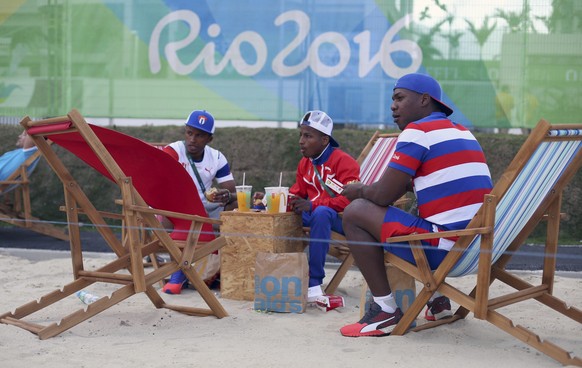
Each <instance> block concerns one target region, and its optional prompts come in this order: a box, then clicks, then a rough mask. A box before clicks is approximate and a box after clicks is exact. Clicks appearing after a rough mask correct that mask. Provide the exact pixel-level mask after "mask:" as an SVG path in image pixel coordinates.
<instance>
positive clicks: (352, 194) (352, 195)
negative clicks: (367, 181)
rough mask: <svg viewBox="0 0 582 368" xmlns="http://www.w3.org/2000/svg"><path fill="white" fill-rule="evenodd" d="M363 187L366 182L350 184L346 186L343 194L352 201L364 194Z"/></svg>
mask: <svg viewBox="0 0 582 368" xmlns="http://www.w3.org/2000/svg"><path fill="white" fill-rule="evenodd" d="M363 188H364V184H362V183H353V184H348V185H346V186H345V187H344V190H343V192H342V195H343V196H344V197H346V198H347V199H349V200H350V201H353V200H354V199H357V198H360V197H361V196H362V190H363Z"/></svg>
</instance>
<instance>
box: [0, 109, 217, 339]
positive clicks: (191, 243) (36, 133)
mask: <svg viewBox="0 0 582 368" xmlns="http://www.w3.org/2000/svg"><path fill="white" fill-rule="evenodd" d="M21 125H22V126H23V127H24V128H25V129H26V130H27V131H28V133H29V135H30V136H31V137H32V138H33V139H34V141H35V143H36V145H37V146H38V148H39V150H40V151H41V152H42V154H43V155H44V157H45V158H46V160H47V162H48V163H49V165H50V166H51V168H52V169H53V171H54V172H55V173H56V174H57V175H58V177H59V178H60V180H61V181H62V183H63V186H64V191H65V210H66V213H67V219H68V223H69V234H70V244H71V258H72V266H73V276H74V281H72V282H70V283H68V284H66V285H65V286H63V287H62V288H61V289H58V290H55V291H53V292H50V293H48V294H46V295H44V296H42V297H40V299H38V300H34V301H32V302H30V303H27V304H24V305H22V306H20V307H18V308H16V309H15V311H14V312H8V313H4V314H1V315H0V322H1V323H5V324H11V325H14V326H18V327H21V328H23V329H26V330H28V331H30V332H32V333H35V334H37V335H38V337H39V338H40V339H46V338H50V337H52V336H55V335H58V334H60V333H62V332H63V331H66V330H68V329H69V328H71V327H73V326H75V325H77V324H79V323H81V322H82V321H84V320H86V319H88V318H91V317H93V316H95V315H97V314H98V313H100V312H102V311H104V310H106V309H108V308H110V307H112V306H113V305H115V304H118V303H119V302H121V301H123V300H125V299H127V298H129V297H131V296H132V295H134V294H136V293H140V292H145V294H146V295H147V297H148V298H149V299H150V301H151V302H152V304H154V306H155V307H156V308H168V309H172V310H175V311H178V312H182V313H186V314H189V315H196V316H209V315H214V316H216V317H218V318H222V317H225V316H227V315H228V314H227V312H226V310H225V309H224V308H223V307H222V305H221V304H220V302H219V301H218V299H217V298H216V296H215V295H214V294H213V293H212V292H211V291H210V290H209V289H208V287H207V286H206V284H205V283H204V281H203V280H202V279H201V278H200V276H199V275H198V274H197V273H196V272H195V271H194V269H193V267H192V264H193V263H194V262H196V261H197V260H200V259H202V258H203V257H205V256H206V255H208V254H210V253H212V252H214V251H216V250H218V249H220V248H221V247H223V246H224V245H225V244H226V241H225V239H224V238H223V237H218V238H215V239H214V240H212V241H209V242H206V243H202V242H200V241H199V236H200V234H201V230H202V229H203V226H210V225H211V224H215V223H220V221H218V220H212V219H209V218H207V217H204V216H200V215H196V214H189V213H178V212H173V211H168V210H160V209H156V208H152V207H150V206H149V205H148V203H146V201H145V200H144V199H143V198H142V195H141V194H140V192H139V191H138V190H137V188H136V186H135V185H134V183H133V180H132V177H129V176H127V175H126V174H125V173H124V171H123V170H122V168H121V167H120V166H119V165H118V163H117V162H116V161H115V160H114V159H113V157H112V155H111V154H110V152H109V151H108V148H107V146H105V145H104V144H103V143H102V142H101V141H100V139H99V137H98V136H97V135H96V133H95V131H94V130H95V129H97V128H99V129H102V130H106V129H105V128H100V127H92V126H90V125H89V124H87V123H86V121H85V119H84V118H83V117H82V116H81V114H80V113H79V112H78V111H77V110H72V111H71V112H70V113H69V114H68V115H66V116H61V117H56V118H50V119H45V120H39V121H32V120H31V119H30V118H28V117H25V118H24V119H23V120H22V121H21ZM106 131H108V130H106ZM65 133H77V134H79V135H80V136H81V137H82V140H83V142H84V143H85V144H86V145H88V146H89V147H90V149H91V150H92V151H93V152H94V154H95V156H96V157H97V158H98V162H99V164H100V165H103V167H105V168H106V169H107V171H108V173H109V174H110V177H111V179H112V180H114V182H115V183H116V184H117V185H118V186H119V188H120V190H121V200H118V201H117V202H118V204H119V205H120V206H121V218H122V220H123V223H124V226H125V227H124V235H123V236H122V239H121V241H120V240H119V239H118V238H117V237H116V235H115V234H114V233H113V231H112V230H111V228H110V227H109V226H108V225H107V223H106V222H105V220H104V214H103V213H102V212H101V211H98V210H97V209H96V208H95V207H94V205H93V204H92V203H91V201H90V200H89V198H88V197H87V195H86V194H85V193H84V192H83V190H82V189H81V187H80V185H79V184H78V183H77V181H76V180H75V179H74V178H73V176H72V175H71V173H70V172H69V170H68V169H67V168H66V166H65V164H64V163H63V161H62V160H61V159H60V158H59V157H58V156H57V153H56V152H55V151H54V150H52V149H51V147H50V145H49V144H48V143H47V142H46V140H45V138H46V137H48V136H53V137H54V138H53V139H55V141H56V135H58V134H65ZM115 133H116V132H115ZM118 134H121V133H118ZM130 138H131V137H130ZM131 139H133V140H134V141H136V140H135V139H134V138H131ZM55 143H57V144H58V141H56V142H55ZM134 144H135V142H134ZM143 144H144V145H147V143H145V142H143ZM138 145H139V142H138ZM134 147H135V146H134ZM159 154H160V155H165V153H163V152H161V151H160V153H159ZM160 158H161V159H165V158H166V156H163V157H161V156H160V157H159V158H158V159H160ZM171 161H172V162H175V161H173V160H171ZM169 163H170V164H171V162H169ZM180 173H181V172H180ZM184 175H186V176H187V173H185V172H184ZM173 179H174V180H177V179H179V178H173ZM188 180H189V178H188ZM193 185H194V184H193V183H192V186H193ZM81 214H84V215H86V216H87V217H88V218H89V219H90V221H91V222H92V223H93V224H94V225H95V226H96V229H97V230H98V231H99V233H100V234H101V236H102V237H103V239H104V240H105V241H106V242H107V243H108V245H109V246H110V247H111V249H112V251H113V252H114V253H115V254H116V256H117V259H115V260H114V261H112V262H110V263H108V264H106V265H105V266H103V267H101V268H99V269H97V270H96V271H87V270H85V269H84V267H83V253H82V247H81V239H80V230H79V223H80V221H79V216H80V215H81ZM156 214H157V215H163V216H167V217H171V218H178V219H184V220H186V221H187V223H189V222H191V225H190V231H189V232H188V235H187V239H186V240H185V241H176V240H173V239H172V238H171V237H170V235H169V234H168V233H167V232H166V231H165V230H164V229H162V226H161V224H160V223H159V221H158V220H157V219H156V217H155V215H156ZM138 219H143V222H144V223H145V225H146V226H148V227H149V228H151V229H153V237H152V240H151V241H150V242H148V243H145V244H144V243H142V242H141V240H140V237H139V226H138ZM205 224H206V225H205ZM208 224H210V225H208ZM157 251H165V252H167V253H169V254H170V257H171V261H169V262H167V263H165V264H164V265H162V266H160V267H159V268H157V269H155V270H153V271H151V272H149V273H146V272H145V270H144V265H143V257H144V256H145V255H148V254H152V253H154V252H157ZM179 269H181V270H182V271H183V272H184V273H185V275H186V276H187V278H188V280H189V281H190V282H191V283H192V284H193V285H194V287H195V288H196V290H197V292H198V293H199V294H200V296H201V297H202V298H203V300H204V302H205V303H206V304H207V305H208V307H209V309H206V308H196V307H190V306H179V305H171V304H167V303H166V302H165V301H164V300H163V299H162V297H161V296H160V294H159V293H158V291H157V290H156V289H155V288H154V287H153V285H154V284H156V283H158V282H159V281H160V280H162V279H163V278H165V277H167V276H169V275H171V274H172V273H173V272H175V271H177V270H179ZM97 282H104V283H111V284H117V285H122V286H121V287H119V289H117V290H116V291H114V292H113V293H112V294H111V295H110V296H105V297H102V298H101V299H99V300H98V301H96V302H94V303H92V304H90V305H88V306H87V307H86V309H80V310H77V311H75V312H73V313H71V314H68V315H66V316H65V317H63V318H62V319H61V320H60V322H59V323H52V324H50V325H39V324H37V323H32V322H28V321H25V320H24V318H25V317H27V316H30V315H31V314H33V313H35V312H37V311H40V310H41V309H43V308H45V307H48V306H50V305H52V304H54V303H56V302H58V301H61V300H63V299H64V298H66V297H68V296H70V295H72V294H75V293H76V292H77V291H80V290H82V289H84V288H86V287H87V286H89V285H91V284H93V283H97Z"/></svg>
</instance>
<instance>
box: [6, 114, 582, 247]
mask: <svg viewBox="0 0 582 368" xmlns="http://www.w3.org/2000/svg"><path fill="white" fill-rule="evenodd" d="M114 129H117V130H119V131H121V132H123V133H126V134H129V135H131V136H134V137H137V138H140V139H143V140H145V141H148V142H172V141H176V140H179V139H182V137H183V128H181V127H176V126H170V127H153V126H143V127H114ZM20 132H21V129H20V127H19V126H9V125H0V147H2V149H1V151H2V152H5V151H8V150H10V149H13V147H14V143H15V142H16V137H17V136H18V134H19V133H20ZM372 134H373V131H372V130H355V129H336V132H335V133H334V137H336V139H337V140H338V141H339V142H340V145H341V148H342V149H343V150H344V151H346V152H347V153H349V154H351V155H352V156H353V157H357V156H358V155H359V153H360V152H361V150H362V149H363V147H364V146H365V145H366V143H367V142H368V140H369V139H370V137H371V136H372ZM477 139H478V140H479V142H480V143H481V145H482V146H483V149H484V151H485V154H486V156H487V160H488V164H489V167H490V170H491V175H492V177H493V180H494V181H496V180H497V179H498V178H499V177H500V176H501V174H502V173H503V171H504V170H505V168H506V166H507V165H508V164H509V162H510V161H511V159H512V158H513V156H514V155H515V153H516V152H517V151H518V149H519V147H520V146H521V145H522V143H523V141H524V140H525V137H524V136H516V135H504V134H477ZM298 141H299V132H298V130H294V129H277V128H269V129H265V128H221V129H218V131H217V132H216V134H215V137H214V141H213V142H212V144H211V146H213V147H214V148H217V149H219V150H220V151H222V152H223V153H224V154H225V155H226V157H227V158H228V160H229V162H230V165H231V168H232V171H233V173H234V176H235V180H236V182H237V183H240V182H241V181H242V176H243V173H246V183H248V184H252V185H253V191H257V190H261V191H262V190H263V189H264V187H265V186H273V185H278V182H279V175H280V173H283V185H287V186H290V185H291V184H292V183H293V182H294V180H295V168H296V165H297V162H298V161H299V159H300V158H301V153H300V152H299V149H298ZM57 150H59V152H62V151H61V150H60V148H59V147H57ZM62 155H63V159H64V160H65V161H66V163H68V164H69V165H70V167H71V169H70V170H71V172H72V174H73V176H74V177H75V178H76V179H77V181H78V182H79V184H80V185H81V186H82V187H83V189H84V190H85V192H86V194H87V195H88V197H89V198H90V199H91V200H92V201H93V202H94V203H95V204H96V205H97V208H99V209H102V210H105V211H116V210H118V209H117V208H116V206H115V204H114V203H113V200H114V199H116V198H119V191H118V190H117V188H116V187H114V186H113V185H112V184H111V183H110V182H108V181H107V180H106V179H104V178H103V177H101V176H100V175H99V174H97V173H96V172H95V171H94V170H92V169H90V168H89V167H88V166H86V165H85V164H84V163H83V162H81V161H80V160H79V159H77V158H76V157H74V156H72V155H71V154H69V153H68V152H62ZM31 196H32V206H33V211H34V213H35V215H36V216H38V217H40V218H42V219H44V220H50V221H59V222H64V221H66V219H65V216H64V214H63V213H61V212H60V211H59V210H58V208H59V206H60V205H62V204H63V203H64V200H63V189H62V184H61V183H60V182H59V180H58V179H57V177H56V175H55V174H54V173H53V172H52V171H51V169H50V167H49V166H48V164H47V163H46V161H44V160H43V161H42V162H41V163H40V164H39V165H38V167H37V169H36V171H35V173H34V175H33V177H32V178H31ZM581 197H582V173H580V172H579V173H577V175H576V176H575V178H574V180H573V181H572V183H571V184H570V185H569V187H568V188H567V189H566V191H565V193H564V201H563V206H562V211H563V212H565V213H566V214H567V218H566V220H565V221H563V222H562V239H563V240H562V242H572V241H575V242H576V243H577V242H578V241H579V240H580V239H582V227H580V226H577V224H580V223H582V205H581V204H582V201H581ZM534 235H535V236H541V235H543V229H537V230H536V233H535V234H534Z"/></svg>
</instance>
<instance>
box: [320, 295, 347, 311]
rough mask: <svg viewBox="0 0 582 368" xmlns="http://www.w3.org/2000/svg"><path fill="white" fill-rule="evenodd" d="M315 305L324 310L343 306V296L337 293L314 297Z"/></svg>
mask: <svg viewBox="0 0 582 368" xmlns="http://www.w3.org/2000/svg"><path fill="white" fill-rule="evenodd" d="M315 306H316V307H317V308H319V309H321V310H322V311H324V312H329V311H330V310H332V309H336V308H341V307H343V306H344V298H343V297H342V296H339V295H321V296H319V297H317V299H315Z"/></svg>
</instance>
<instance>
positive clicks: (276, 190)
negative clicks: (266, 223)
mask: <svg viewBox="0 0 582 368" xmlns="http://www.w3.org/2000/svg"><path fill="white" fill-rule="evenodd" d="M288 193H289V188H288V187H266V188H265V197H266V198H267V213H280V212H286V210H287V195H288Z"/></svg>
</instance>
